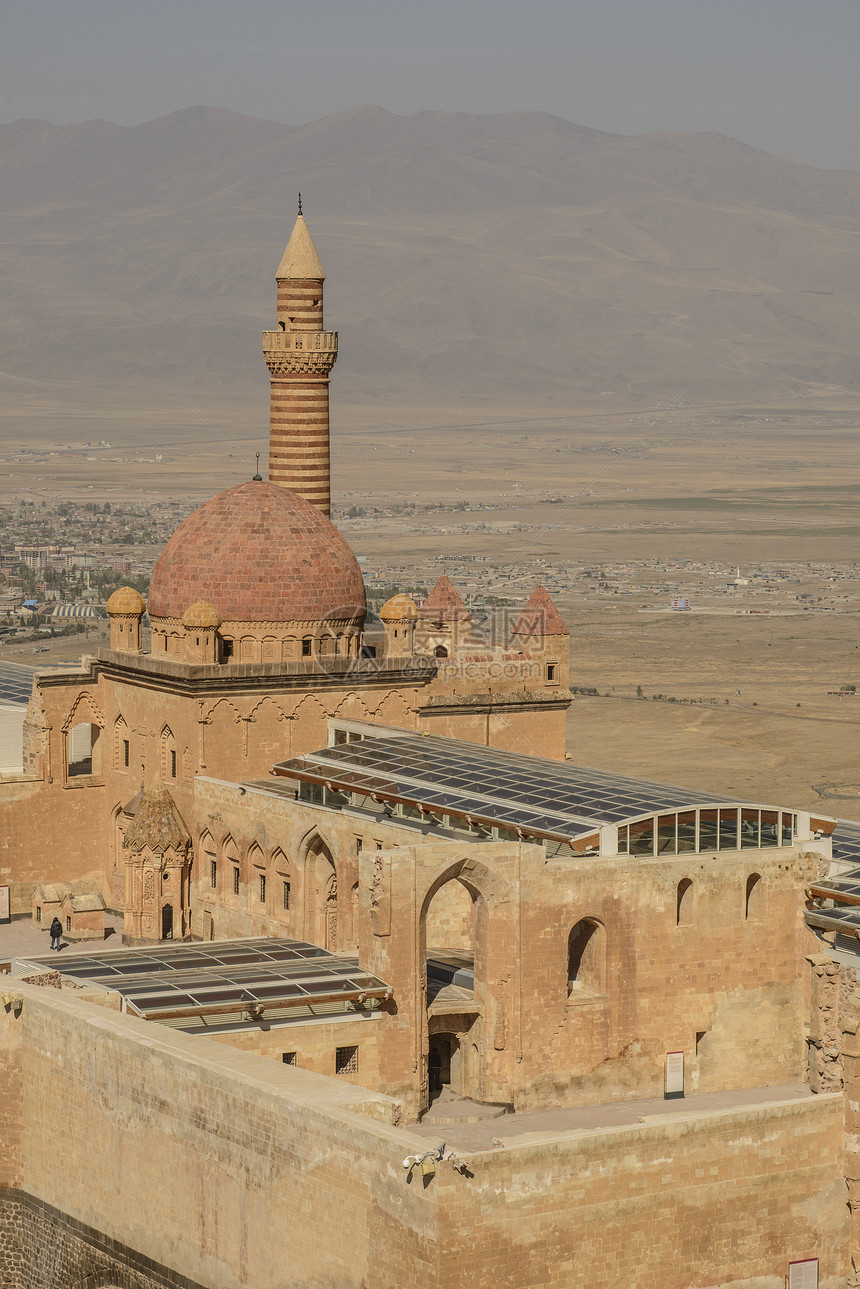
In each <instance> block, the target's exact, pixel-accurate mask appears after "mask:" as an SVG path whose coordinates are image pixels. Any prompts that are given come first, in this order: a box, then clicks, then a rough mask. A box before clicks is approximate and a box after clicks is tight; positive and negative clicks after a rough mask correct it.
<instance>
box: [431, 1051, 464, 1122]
mask: <svg viewBox="0 0 860 1289" xmlns="http://www.w3.org/2000/svg"><path fill="white" fill-rule="evenodd" d="M427 1068H428V1083H429V1094H430V1104H431V1105H432V1104H433V1102H434V1101H435V1100H436V1099H437V1097H439V1096H441V1095H442V1093H443V1092H450V1093H452V1095H453V1096H457V1097H459V1096H462V1094H463V1068H462V1054H461V1052H460V1040H459V1039H458V1037H457V1035H456V1034H431V1035H430V1045H429V1052H428V1057H427Z"/></svg>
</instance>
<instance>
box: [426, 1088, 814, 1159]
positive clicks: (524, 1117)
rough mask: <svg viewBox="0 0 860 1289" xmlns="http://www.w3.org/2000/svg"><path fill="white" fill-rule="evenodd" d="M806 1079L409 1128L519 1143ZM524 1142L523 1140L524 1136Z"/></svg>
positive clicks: (457, 1139) (721, 1102)
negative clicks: (530, 1137)
mask: <svg viewBox="0 0 860 1289" xmlns="http://www.w3.org/2000/svg"><path fill="white" fill-rule="evenodd" d="M812 1095H813V1093H812V1092H810V1090H809V1087H808V1086H807V1084H805V1083H782V1084H778V1085H775V1086H772V1087H767V1088H740V1089H737V1090H735V1091H731V1092H702V1093H693V1094H691V1095H689V1096H686V1097H683V1098H680V1097H679V1098H677V1099H673V1100H671V1101H666V1100H665V1099H664V1098H663V1097H654V1098H652V1099H651V1100H648V1101H612V1102H609V1103H608V1104H606V1105H593V1106H578V1107H574V1108H572V1109H569V1110H535V1111H532V1112H531V1113H528V1114H506V1115H503V1116H502V1118H501V1119H487V1120H484V1122H483V1123H463V1124H456V1125H454V1124H445V1125H442V1124H417V1125H415V1126H414V1127H413V1126H410V1128H409V1131H410V1132H417V1133H420V1134H421V1136H423V1137H429V1138H433V1139H434V1140H435V1141H442V1140H444V1141H446V1142H447V1143H448V1144H449V1145H451V1146H454V1147H456V1148H457V1149H458V1150H493V1149H498V1148H500V1147H503V1146H514V1145H518V1144H520V1143H519V1142H518V1140H517V1139H518V1138H522V1137H523V1136H524V1135H525V1134H527V1133H536V1134H540V1135H543V1134H545V1133H553V1134H554V1133H559V1132H572V1131H575V1130H579V1131H583V1130H586V1131H588V1130H592V1131H593V1130H594V1129H595V1128H618V1127H621V1126H623V1125H624V1124H636V1123H645V1122H650V1121H651V1120H652V1119H653V1118H654V1117H655V1116H659V1115H687V1116H695V1115H699V1114H707V1113H709V1112H712V1111H714V1110H735V1109H738V1108H739V1107H740V1106H753V1105H765V1104H767V1103H768V1102H770V1101H791V1100H795V1099H797V1100H800V1099H802V1098H805V1097H810V1096H812ZM522 1144H525V1143H524V1142H523V1143H522Z"/></svg>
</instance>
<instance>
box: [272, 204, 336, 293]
mask: <svg viewBox="0 0 860 1289" xmlns="http://www.w3.org/2000/svg"><path fill="white" fill-rule="evenodd" d="M275 277H276V278H284V277H293V278H315V279H317V280H318V281H320V282H322V281H323V280H324V279H325V273H323V266H322V264H320V257H319V256H318V255H317V248H316V247H315V246H314V239H313V238H312V237H311V235H310V230H309V229H308V226H307V224H306V223H305V217H304V215H299V217H298V218H297V220H296V226H295V228H294V229H293V231H292V233H291V234H290V240H289V241H288V242H287V249H286V250H285V251H284V254H283V258H282V260H281V262H280V264H279V265H278V271H277V273H276V274H275Z"/></svg>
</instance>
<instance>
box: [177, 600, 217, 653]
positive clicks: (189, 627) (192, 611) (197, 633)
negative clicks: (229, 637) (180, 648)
mask: <svg viewBox="0 0 860 1289" xmlns="http://www.w3.org/2000/svg"><path fill="white" fill-rule="evenodd" d="M182 625H183V627H184V628H185V661H186V662H219V661H220V659H219V656H218V655H219V649H218V628H219V627H220V625H221V619H220V617H219V616H218V614H217V612H216V611H215V609H213V607H212V605H211V604H209V603H208V601H207V600H195V602H194V604H192V605H191V607H190V608H188V609H186V610H185V612H184V613H183V615H182Z"/></svg>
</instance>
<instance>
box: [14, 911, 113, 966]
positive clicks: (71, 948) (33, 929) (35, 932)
mask: <svg viewBox="0 0 860 1289" xmlns="http://www.w3.org/2000/svg"><path fill="white" fill-rule="evenodd" d="M48 925H50V922H49V924H48ZM105 932H106V934H107V938H106V939H105V940H104V942H102V941H101V940H81V941H78V942H73V941H71V940H65V939H64V940H62V941H61V942H60V943H61V945H62V947H61V949H60V952H59V953H58V954H57V957H58V959H60V960H61V961H62V959H64V958H68V957H70V956H72V955H74V954H76V953H114V952H115V951H116V950H117V949H121V948H122V947H123V944H122V918H121V917H111V915H110V914H106V915H105ZM50 952H51V940H50V937H49V935H48V927H47V926H46V927H44V929H43V928H42V927H41V926H37V925H36V923H35V922H32V921H31V920H30V918H16V919H15V920H14V921H13V922H9V923H8V924H7V925H5V926H0V967H2V966H3V964H5V963H7V962H8V961H9V960H10V958H41V957H48V956H49V955H50Z"/></svg>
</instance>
